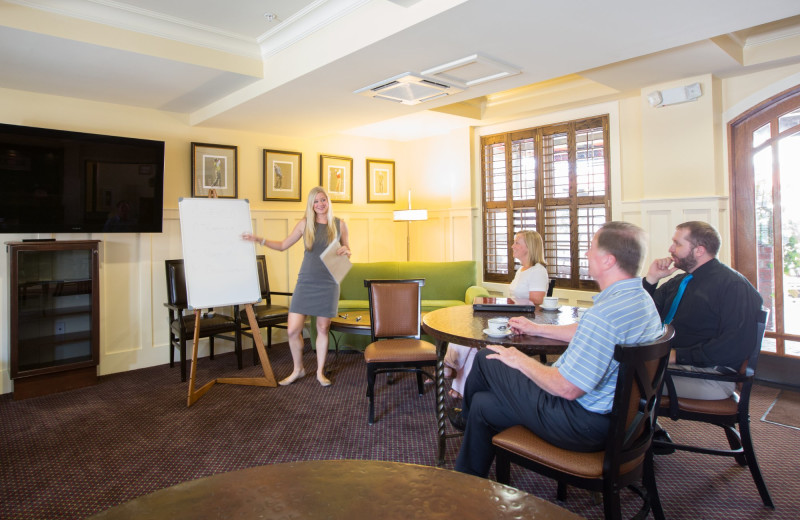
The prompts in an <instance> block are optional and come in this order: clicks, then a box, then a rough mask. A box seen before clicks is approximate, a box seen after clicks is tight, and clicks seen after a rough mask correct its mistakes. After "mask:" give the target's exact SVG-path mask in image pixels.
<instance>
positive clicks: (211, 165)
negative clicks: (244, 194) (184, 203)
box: [192, 143, 238, 199]
mask: <svg viewBox="0 0 800 520" xmlns="http://www.w3.org/2000/svg"><path fill="white" fill-rule="evenodd" d="M236 154H237V148H236V147H235V146H226V145H223V144H206V143H192V197H208V193H209V192H210V191H211V190H216V191H217V197H221V198H229V199H235V198H236V196H237V194H238V191H237V188H238V186H237V184H236V182H237V179H236V176H237V172H238V170H237V168H238V165H237V160H236Z"/></svg>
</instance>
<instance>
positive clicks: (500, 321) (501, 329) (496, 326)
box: [487, 318, 508, 336]
mask: <svg viewBox="0 0 800 520" xmlns="http://www.w3.org/2000/svg"><path fill="white" fill-rule="evenodd" d="M487 323H488V324H489V333H490V334H494V335H496V336H500V335H502V334H505V333H506V332H508V318H491V319H489V321H488V322H487Z"/></svg>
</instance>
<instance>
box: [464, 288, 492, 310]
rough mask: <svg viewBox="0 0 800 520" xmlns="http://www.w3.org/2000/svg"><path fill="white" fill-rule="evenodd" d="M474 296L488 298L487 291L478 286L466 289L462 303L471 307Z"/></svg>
mask: <svg viewBox="0 0 800 520" xmlns="http://www.w3.org/2000/svg"><path fill="white" fill-rule="evenodd" d="M476 296H489V290H488V289H486V288H485V287H481V286H480V285H473V286H471V287H468V288H467V292H466V294H465V295H464V303H465V304H467V305H472V302H473V301H474V300H475V297H476Z"/></svg>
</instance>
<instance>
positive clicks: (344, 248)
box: [336, 246, 352, 258]
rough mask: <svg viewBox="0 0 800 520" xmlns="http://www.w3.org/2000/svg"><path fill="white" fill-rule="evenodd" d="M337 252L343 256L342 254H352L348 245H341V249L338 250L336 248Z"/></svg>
mask: <svg viewBox="0 0 800 520" xmlns="http://www.w3.org/2000/svg"><path fill="white" fill-rule="evenodd" d="M336 254H337V255H339V256H341V255H345V256H347V257H348V258H350V255H351V254H352V253H351V252H350V248H349V247H347V246H342V247H340V248H339V249H337V250H336Z"/></svg>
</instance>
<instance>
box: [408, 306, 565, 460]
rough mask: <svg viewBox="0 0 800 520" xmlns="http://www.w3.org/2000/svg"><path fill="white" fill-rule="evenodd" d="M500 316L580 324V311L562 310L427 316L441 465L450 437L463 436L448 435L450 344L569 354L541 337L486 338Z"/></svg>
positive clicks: (453, 310)
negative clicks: (432, 349)
mask: <svg viewBox="0 0 800 520" xmlns="http://www.w3.org/2000/svg"><path fill="white" fill-rule="evenodd" d="M498 316H502V317H511V316H525V317H526V318H528V319H530V320H533V321H534V322H536V323H542V324H548V325H570V324H572V323H575V322H577V321H578V307H567V306H562V307H560V308H559V309H558V310H555V311H541V310H538V309H537V312H535V313H523V312H488V311H473V310H472V305H457V306H455V307H445V308H442V309H437V310H435V311H431V312H429V313H428V314H426V315H425V316H424V317H423V319H422V328H423V329H424V330H425V332H426V333H428V334H429V335H431V336H433V337H434V338H435V339H436V356H437V358H438V362H437V363H436V423H437V426H438V442H439V455H438V463H439V465H441V464H443V463H444V452H445V443H446V441H447V438H448V437H456V436H460V435H461V434H460V433H458V434H452V435H447V433H446V432H445V408H444V405H445V400H444V393H445V386H444V355H445V353H446V352H447V345H448V344H449V343H451V342H452V343H457V344H459V345H465V346H468V347H474V348H483V347H485V346H486V345H503V346H505V347H516V348H518V349H519V350H521V351H523V352H525V353H526V354H528V355H529V356H533V355H537V354H539V355H541V354H545V355H546V354H561V353H562V352H564V350H566V348H567V345H568V344H567V343H565V342H563V341H558V340H555V339H548V338H543V337H541V336H525V335H521V334H512V335H509V336H506V337H500V338H497V337H489V336H487V335H486V334H484V332H483V331H484V329H486V328H487V326H488V323H487V321H488V320H489V319H490V318H496V317H498Z"/></svg>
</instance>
